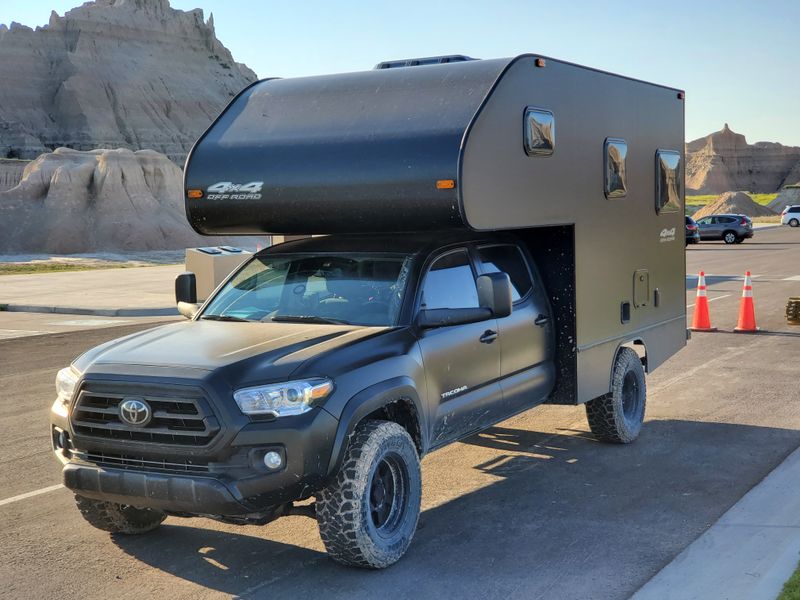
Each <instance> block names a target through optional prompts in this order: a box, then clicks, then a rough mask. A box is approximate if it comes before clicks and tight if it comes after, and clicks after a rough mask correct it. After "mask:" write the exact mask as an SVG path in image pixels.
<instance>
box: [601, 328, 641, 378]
mask: <svg viewBox="0 0 800 600" xmlns="http://www.w3.org/2000/svg"><path fill="white" fill-rule="evenodd" d="M623 348H630V349H631V350H633V351H634V352H636V354H637V355H638V356H639V360H640V361H642V366H643V367H644V372H645V373H649V372H650V371H649V369H648V367H647V344H646V343H645V341H644V339H643V338H641V337H635V338H631V339H629V340H626V341H622V342H620V343H619V344H618V345H617V349H616V351H615V352H614V360H613V361H612V362H611V373H609V380H608V381H609V385H610V384H611V380H612V379H613V378H614V365H615V364H616V362H617V356H619V353H620V352H621V351H622V349H623Z"/></svg>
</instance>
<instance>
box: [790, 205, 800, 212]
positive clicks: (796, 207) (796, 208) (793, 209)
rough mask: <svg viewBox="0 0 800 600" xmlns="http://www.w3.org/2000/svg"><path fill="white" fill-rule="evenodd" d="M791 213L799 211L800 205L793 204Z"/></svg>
mask: <svg viewBox="0 0 800 600" xmlns="http://www.w3.org/2000/svg"><path fill="white" fill-rule="evenodd" d="M789 212H790V213H798V212H800V206H793V207H791V208H790V209H789Z"/></svg>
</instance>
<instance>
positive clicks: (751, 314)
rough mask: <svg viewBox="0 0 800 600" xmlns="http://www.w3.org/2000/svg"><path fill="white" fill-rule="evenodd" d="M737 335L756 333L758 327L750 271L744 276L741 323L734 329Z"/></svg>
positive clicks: (740, 306)
mask: <svg viewBox="0 0 800 600" xmlns="http://www.w3.org/2000/svg"><path fill="white" fill-rule="evenodd" d="M734 331H735V332H736V333H754V332H756V331H758V327H756V309H755V306H753V282H752V281H751V280H750V271H747V272H745V274H744V286H742V299H741V301H740V303H739V322H738V323H737V324H736V328H735V329H734Z"/></svg>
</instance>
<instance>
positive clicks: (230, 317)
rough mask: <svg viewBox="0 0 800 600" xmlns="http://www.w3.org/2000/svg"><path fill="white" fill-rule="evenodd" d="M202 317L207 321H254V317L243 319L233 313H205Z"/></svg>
mask: <svg viewBox="0 0 800 600" xmlns="http://www.w3.org/2000/svg"><path fill="white" fill-rule="evenodd" d="M200 318H201V319H206V320H207V321H236V322H237V323H253V322H254V321H253V319H243V318H242V317H235V316H233V315H203V316H202V317H200Z"/></svg>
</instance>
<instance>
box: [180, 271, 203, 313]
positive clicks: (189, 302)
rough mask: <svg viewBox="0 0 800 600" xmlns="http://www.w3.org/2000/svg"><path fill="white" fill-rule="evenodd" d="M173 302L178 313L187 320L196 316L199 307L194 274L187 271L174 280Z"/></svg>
mask: <svg viewBox="0 0 800 600" xmlns="http://www.w3.org/2000/svg"><path fill="white" fill-rule="evenodd" d="M175 302H176V303H177V304H178V312H179V313H181V314H182V315H183V316H184V317H186V318H187V319H192V318H194V316H195V315H196V314H197V310H198V309H199V308H200V305H199V304H198V303H197V278H196V277H195V275H194V273H192V272H190V271H187V272H185V273H181V274H180V275H178V276H177V277H176V278H175Z"/></svg>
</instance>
